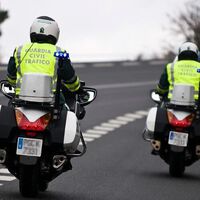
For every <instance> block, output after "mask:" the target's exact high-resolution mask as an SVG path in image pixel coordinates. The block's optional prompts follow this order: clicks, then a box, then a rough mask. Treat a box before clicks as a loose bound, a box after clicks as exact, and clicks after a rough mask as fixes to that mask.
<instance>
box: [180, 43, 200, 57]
mask: <svg viewBox="0 0 200 200" xmlns="http://www.w3.org/2000/svg"><path fill="white" fill-rule="evenodd" d="M184 51H192V52H194V53H195V54H197V55H198V53H199V49H198V47H197V45H196V44H194V43H192V42H185V43H183V44H182V45H181V46H180V47H179V52H178V53H179V54H181V53H182V52H184Z"/></svg>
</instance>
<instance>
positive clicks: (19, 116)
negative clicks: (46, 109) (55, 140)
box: [15, 110, 51, 131]
mask: <svg viewBox="0 0 200 200" xmlns="http://www.w3.org/2000/svg"><path fill="white" fill-rule="evenodd" d="M15 116H16V120H17V125H18V127H19V129H22V130H27V131H44V130H45V128H46V127H47V125H48V124H49V121H50V120H51V114H50V113H47V114H46V115H43V116H42V117H40V118H39V119H37V120H36V121H34V122H30V121H29V120H28V119H27V118H26V117H25V116H24V114H23V113H22V112H21V111H19V110H16V111H15Z"/></svg>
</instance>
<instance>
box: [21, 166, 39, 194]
mask: <svg viewBox="0 0 200 200" xmlns="http://www.w3.org/2000/svg"><path fill="white" fill-rule="evenodd" d="M38 177H39V167H38V165H37V164H36V165H20V168H19V190H20V193H21V195H22V196H23V197H36V196H37V194H38V190H39V184H38V180H39V179H38Z"/></svg>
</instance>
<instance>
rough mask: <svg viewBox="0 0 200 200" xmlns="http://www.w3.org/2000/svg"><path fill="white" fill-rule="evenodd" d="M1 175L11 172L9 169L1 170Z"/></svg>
mask: <svg viewBox="0 0 200 200" xmlns="http://www.w3.org/2000/svg"><path fill="white" fill-rule="evenodd" d="M0 173H1V174H10V172H9V171H8V169H7V168H1V169H0Z"/></svg>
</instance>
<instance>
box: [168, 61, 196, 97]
mask: <svg viewBox="0 0 200 200" xmlns="http://www.w3.org/2000/svg"><path fill="white" fill-rule="evenodd" d="M198 69H200V63H198V62H196V61H189V60H186V61H177V62H175V63H171V64H168V65H167V74H168V81H169V84H170V85H169V93H168V98H169V99H171V97H172V91H173V88H174V84H181V83H182V84H184V83H186V84H191V85H193V86H194V89H195V92H194V98H195V99H198V90H199V80H200V73H198V72H197V70H198Z"/></svg>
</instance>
